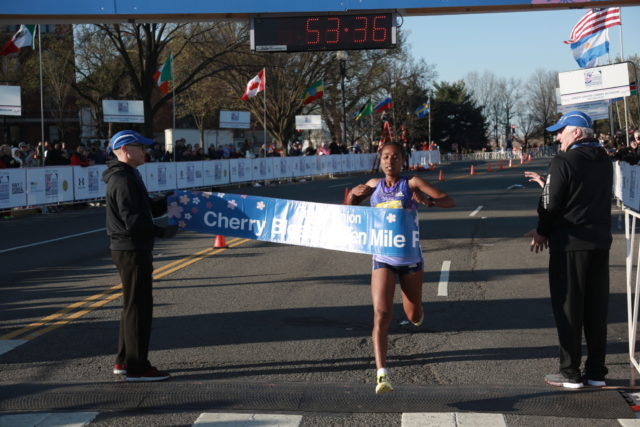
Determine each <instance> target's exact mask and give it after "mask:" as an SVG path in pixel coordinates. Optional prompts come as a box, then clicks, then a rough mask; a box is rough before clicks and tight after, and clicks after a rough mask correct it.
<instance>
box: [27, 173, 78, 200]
mask: <svg viewBox="0 0 640 427" xmlns="http://www.w3.org/2000/svg"><path fill="white" fill-rule="evenodd" d="M73 185H74V182H73V168H72V167H69V166H59V167H55V166H51V167H44V168H27V204H28V205H31V206H34V205H43V204H47V203H62V202H71V201H73Z"/></svg>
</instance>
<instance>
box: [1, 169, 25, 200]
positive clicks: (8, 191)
mask: <svg viewBox="0 0 640 427" xmlns="http://www.w3.org/2000/svg"><path fill="white" fill-rule="evenodd" d="M26 182H27V170H26V169H23V168H19V169H0V208H12V207H14V206H24V205H26V204H27V189H26V188H25V183H26Z"/></svg>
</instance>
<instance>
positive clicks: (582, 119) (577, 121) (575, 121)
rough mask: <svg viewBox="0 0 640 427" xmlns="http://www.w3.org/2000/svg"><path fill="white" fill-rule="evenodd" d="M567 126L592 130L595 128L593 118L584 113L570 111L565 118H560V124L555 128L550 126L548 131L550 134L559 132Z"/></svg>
mask: <svg viewBox="0 0 640 427" xmlns="http://www.w3.org/2000/svg"><path fill="white" fill-rule="evenodd" d="M566 126H579V127H583V128H590V127H592V126H593V122H592V121H591V117H589V116H587V115H586V114H585V113H583V112H582V111H569V112H568V113H567V114H565V115H564V116H562V117H560V120H558V123H556V124H555V125H553V126H549V127H548V128H547V130H548V131H549V132H555V131H558V130H560V129H562V128H564V127H566Z"/></svg>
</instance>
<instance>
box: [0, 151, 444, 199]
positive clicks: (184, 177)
mask: <svg viewBox="0 0 640 427" xmlns="http://www.w3.org/2000/svg"><path fill="white" fill-rule="evenodd" d="M374 158H375V154H343V155H330V156H292V157H267V158H256V159H245V158H242V159H228V160H204V161H196V162H151V163H145V164H143V165H140V166H139V167H138V171H139V172H140V174H141V175H142V179H143V180H144V182H145V184H146V186H147V189H148V190H149V192H155V191H171V190H175V189H186V188H198V187H207V186H214V185H215V186H218V185H227V184H234V183H241V182H251V181H264V180H272V179H275V180H280V179H292V178H301V177H306V176H317V175H323V174H329V173H345V172H347V173H348V172H361V171H368V170H371V168H372V165H373V161H374ZM429 163H440V153H439V152H437V151H415V152H413V153H411V159H410V164H411V165H421V166H424V167H426V166H427V165H428V164H429ZM105 167H106V166H104V165H94V166H88V167H81V166H47V167H45V168H39V167H35V168H24V169H23V168H20V169H0V208H15V207H21V206H37V205H46V204H52V203H64V202H72V201H74V200H78V201H79V200H89V199H94V200H95V199H102V198H104V189H105V184H104V182H103V181H102V171H103V170H104V169H105Z"/></svg>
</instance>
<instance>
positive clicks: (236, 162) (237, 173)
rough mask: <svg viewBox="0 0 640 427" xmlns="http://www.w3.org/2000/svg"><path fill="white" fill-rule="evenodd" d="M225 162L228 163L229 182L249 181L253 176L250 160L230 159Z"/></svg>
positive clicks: (251, 161)
mask: <svg viewBox="0 0 640 427" xmlns="http://www.w3.org/2000/svg"><path fill="white" fill-rule="evenodd" d="M227 161H228V162H229V180H230V182H246V181H251V178H252V174H253V160H252V159H231V160H227Z"/></svg>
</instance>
